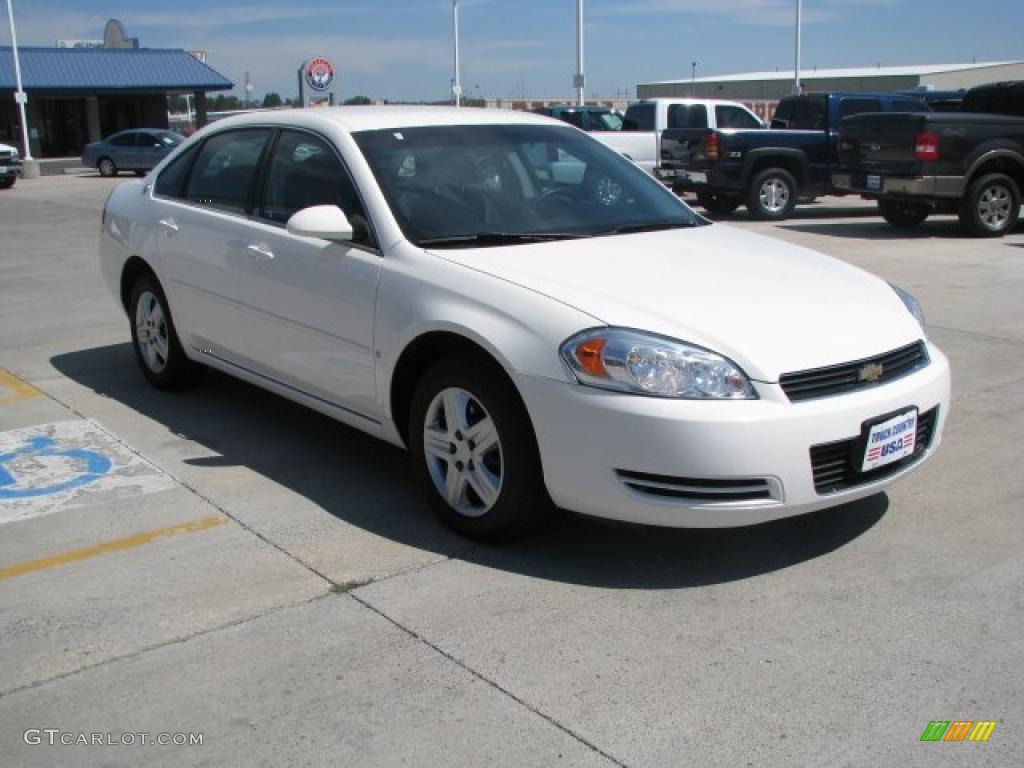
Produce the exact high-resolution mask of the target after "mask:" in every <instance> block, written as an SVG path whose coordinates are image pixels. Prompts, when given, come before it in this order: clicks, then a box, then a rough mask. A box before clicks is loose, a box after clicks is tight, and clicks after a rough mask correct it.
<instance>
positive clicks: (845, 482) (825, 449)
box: [811, 408, 938, 495]
mask: <svg viewBox="0 0 1024 768" xmlns="http://www.w3.org/2000/svg"><path fill="white" fill-rule="evenodd" d="M937 416H938V408H932V409H931V410H930V411H925V412H924V413H919V414H918V416H917V434H916V436H915V439H914V452H913V453H912V454H911V455H910V456H907V457H906V458H904V459H900V460H899V461H895V462H893V463H892V464H886V465H885V466H884V467H879V468H878V469H873V470H871V471H870V472H861V471H860V467H861V462H862V461H863V459H864V442H863V438H862V436H858V437H851V438H849V439H847V440H840V441H839V442H836V443H827V444H825V445H816V446H814V447H813V448H811V468H812V469H813V471H814V490H816V491H817V492H818V493H819V494H822V495H824V494H828V493H836V492H837V491H842V490H844V489H846V488H855V487H856V486H858V485H865V484H867V483H873V482H875V481H876V480H881V479H882V478H884V477H888V476H889V475H892V474H895V473H897V472H899V471H900V470H901V469H904V468H905V467H907V466H908V465H910V464H913V463H914V462H915V461H917V460H918V459H920V458H921V456H922V454H924V452H925V451H927V450H928V448H929V446H930V445H931V442H932V436H933V435H934V433H935V421H936V417H937Z"/></svg>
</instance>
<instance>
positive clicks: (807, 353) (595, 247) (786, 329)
mask: <svg viewBox="0 0 1024 768" xmlns="http://www.w3.org/2000/svg"><path fill="white" fill-rule="evenodd" d="M433 253H435V254H436V255H438V256H440V257H442V258H444V259H448V260H450V261H454V262H457V263H459V264H462V265H464V266H467V267H471V268H473V269H476V270H479V271H482V272H485V273H488V274H490V275H493V276H495V277H498V278H502V279H504V280H508V281H510V282H513V283H516V284H518V285H521V286H523V287H526V288H529V289H531V290H533V291H536V292H538V293H542V294H544V295H546V296H548V297H550V298H552V299H555V300H556V301H560V302H562V303H564V304H567V305H570V306H572V307H574V308H576V309H578V310H581V311H583V312H585V313H587V314H589V315H591V316H592V317H594V318H596V319H598V320H599V321H600V322H602V323H606V324H607V325H613V326H622V327H628V328H636V329H641V330H645V331H651V332H653V333H658V334H662V335H665V336H670V337H673V338H676V339H681V340H683V341H688V342H690V343H692V344H697V345H699V346H702V347H706V348H708V349H711V350H714V351H715V352H718V353H720V354H724V355H726V356H727V357H729V358H731V359H732V360H733V361H734V362H736V363H737V364H739V365H740V367H741V368H743V370H744V371H745V372H746V373H747V375H748V376H750V377H751V378H753V379H756V380H759V381H769V382H774V381H778V379H779V377H780V376H781V375H782V374H783V373H786V372H792V371H802V370H807V369H811V368H819V367H824V366H828V365H835V364H838V363H845V362H850V361H853V360H858V359H861V358H865V357H871V356H873V355H876V354H879V353H882V352H887V351H890V350H893V349H896V348H898V347H901V346H905V345H907V344H910V343H912V342H913V341H915V340H917V339H920V338H922V336H923V332H922V330H921V328H920V326H919V325H918V324H917V321H916V320H915V319H914V318H913V316H912V315H911V314H910V313H909V312H908V311H907V309H906V307H904V305H903V302H902V300H901V299H900V298H899V297H898V296H897V295H896V293H895V292H894V291H893V290H892V288H891V287H890V286H889V285H888V284H887V283H885V282H884V281H883V280H881V279H880V278H878V277H875V276H874V275H871V274H869V273H867V272H865V271H863V270H861V269H858V268H856V267H853V266H850V265H849V264H846V263H844V262H842V261H839V260H837V259H833V258H831V257H828V256H825V255H824V254H821V253H817V252H816V251H812V250H809V249H807V248H802V247H799V246H796V245H792V244H789V243H785V242H782V241H780V240H775V239H772V238H768V237H763V236H760V235H755V234H751V233H748V232H744V231H742V230H739V229H735V228H733V227H729V226H726V225H721V224H714V225H711V226H702V227H697V228H693V229H676V230H669V231H662V232H651V233H643V234H631V235H618V236H611V237H596V238H587V239H581V240H563V241H554V242H542V243H531V244H524V245H514V246H501V247H494V248H473V249H445V250H441V249H437V250H434V251H433Z"/></svg>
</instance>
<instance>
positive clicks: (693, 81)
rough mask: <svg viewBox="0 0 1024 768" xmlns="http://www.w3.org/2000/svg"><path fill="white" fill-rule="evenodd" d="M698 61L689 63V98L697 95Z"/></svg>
mask: <svg viewBox="0 0 1024 768" xmlns="http://www.w3.org/2000/svg"><path fill="white" fill-rule="evenodd" d="M698 63H699V62H696V61H694V62H691V63H690V98H691V99H694V98H696V97H697V64H698Z"/></svg>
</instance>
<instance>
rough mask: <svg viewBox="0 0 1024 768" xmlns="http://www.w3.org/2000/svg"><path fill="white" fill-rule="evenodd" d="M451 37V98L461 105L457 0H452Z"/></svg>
mask: <svg viewBox="0 0 1024 768" xmlns="http://www.w3.org/2000/svg"><path fill="white" fill-rule="evenodd" d="M452 37H454V38H455V77H454V78H453V79H452V100H453V101H454V102H455V106H456V107H460V106H462V80H461V79H460V76H459V0H452Z"/></svg>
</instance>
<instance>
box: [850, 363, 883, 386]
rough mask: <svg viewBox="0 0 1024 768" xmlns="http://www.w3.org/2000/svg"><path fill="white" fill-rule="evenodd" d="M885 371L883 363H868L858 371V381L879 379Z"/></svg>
mask: <svg viewBox="0 0 1024 768" xmlns="http://www.w3.org/2000/svg"><path fill="white" fill-rule="evenodd" d="M883 373H885V366H884V365H882V364H881V363H868V364H867V365H865V366H863V367H861V369H860V370H859V371H858V372H857V380H858V381H868V382H871V381H878V380H879V379H880V378H882V374H883Z"/></svg>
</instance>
